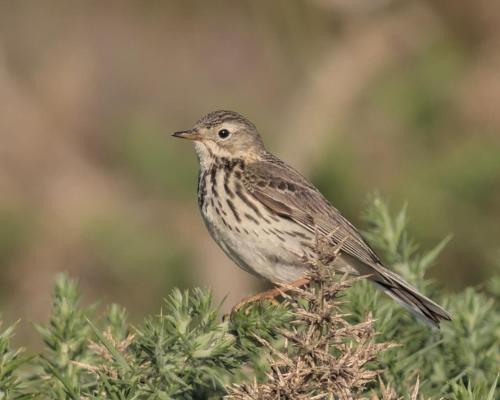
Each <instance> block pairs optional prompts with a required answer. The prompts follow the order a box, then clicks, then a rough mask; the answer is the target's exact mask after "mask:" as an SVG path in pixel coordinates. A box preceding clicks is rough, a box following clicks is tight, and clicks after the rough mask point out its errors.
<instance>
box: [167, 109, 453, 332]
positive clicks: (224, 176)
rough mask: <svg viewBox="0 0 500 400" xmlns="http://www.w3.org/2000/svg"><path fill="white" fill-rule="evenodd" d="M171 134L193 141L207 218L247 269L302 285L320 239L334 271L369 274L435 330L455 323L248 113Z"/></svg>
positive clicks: (218, 116)
mask: <svg viewBox="0 0 500 400" xmlns="http://www.w3.org/2000/svg"><path fill="white" fill-rule="evenodd" d="M172 136H174V137H176V138H182V139H188V140H191V141H193V142H194V148H195V152H196V155H197V158H198V162H199V174H198V187H197V192H198V206H199V209H200V212H201V215H202V219H203V221H204V223H205V226H206V228H207V229H208V232H209V233H210V235H211V236H212V238H213V239H214V241H215V242H216V243H217V244H218V245H219V246H220V248H221V249H222V250H223V251H224V253H225V254H226V255H227V256H228V257H229V258H230V259H231V260H233V261H234V263H235V264H237V265H238V266H239V267H241V268H242V269H243V270H245V271H247V272H249V273H251V274H254V275H256V276H258V277H261V278H264V279H265V280H267V281H270V282H271V283H273V284H275V285H280V284H289V285H296V286H300V285H303V284H304V283H306V282H307V273H308V270H309V268H310V262H308V261H307V260H311V259H313V260H314V259H318V258H320V257H321V254H318V246H317V245H316V244H317V237H318V234H319V235H321V236H322V237H323V238H326V240H327V245H329V246H331V247H332V248H338V254H337V257H335V260H334V261H333V263H332V265H331V267H332V268H335V269H338V270H340V271H350V272H351V273H352V274H356V275H361V276H364V277H367V279H369V280H370V281H371V282H373V283H374V284H375V285H376V286H377V287H378V288H380V289H382V290H383V291H384V292H385V293H386V294H388V295H389V296H391V297H392V298H393V299H394V300H396V301H397V302H399V303H400V304H401V305H403V306H404V307H405V308H406V309H408V310H409V311H410V312H412V313H413V314H414V315H415V316H416V317H418V318H419V319H421V320H423V321H424V322H426V323H427V324H428V325H430V326H432V327H437V328H439V324H440V322H441V321H443V320H444V321H449V320H451V315H450V314H449V313H448V312H447V311H446V310H444V309H443V308H442V307H441V306H439V305H438V304H437V303H435V302H434V301H432V300H431V299H429V298H427V297H426V296H424V295H422V294H420V293H419V292H418V291H417V289H415V288H414V287H412V286H411V285H410V284H409V283H407V282H405V281H404V279H403V278H402V277H400V276H399V275H397V274H396V273H395V272H393V271H391V270H390V269H389V268H388V267H387V266H386V265H385V264H384V263H383V261H382V260H381V258H380V257H379V256H378V255H377V254H376V253H375V251H374V250H373V249H372V248H371V247H370V245H369V244H368V243H367V242H366V241H365V240H364V238H363V237H362V235H361V234H360V233H359V231H358V230H357V229H356V228H355V227H354V226H353V224H351V223H350V222H349V221H348V220H347V219H346V218H345V217H344V216H343V215H342V214H341V213H340V212H339V211H338V210H337V209H336V208H335V207H334V206H333V205H332V204H331V203H330V202H329V201H328V200H327V199H326V198H325V197H324V196H323V195H322V194H321V192H320V191H319V190H318V189H317V188H316V187H315V186H314V185H313V184H312V183H311V182H310V181H309V180H308V179H307V178H305V177H304V176H302V175H301V174H300V173H299V172H297V171H296V170H295V169H293V168H292V167H290V166H289V165H288V164H286V163H285V162H284V161H282V160H281V159H279V158H278V157H277V156H275V155H273V154H272V153H270V152H269V151H268V150H267V149H266V147H265V145H264V142H263V140H262V138H261V136H260V134H259V131H258V130H257V128H256V126H255V125H254V124H253V123H252V122H250V121H249V120H248V119H247V118H245V117H244V116H243V115H241V114H239V113H237V112H234V111H226V110H219V111H213V112H210V113H208V114H206V115H205V116H203V117H202V118H201V119H199V120H198V121H197V122H196V123H195V125H194V126H193V127H192V128H191V129H188V130H183V131H178V132H175V133H173V135H172ZM336 246H338V247H336ZM257 298H259V295H257V296H254V297H253V299H257Z"/></svg>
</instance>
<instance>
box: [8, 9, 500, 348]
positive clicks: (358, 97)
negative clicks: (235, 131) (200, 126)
mask: <svg viewBox="0 0 500 400" xmlns="http://www.w3.org/2000/svg"><path fill="white" fill-rule="evenodd" d="M220 108H225V109H232V110H236V111H239V112H241V113H243V114H244V115H246V116H247V117H249V118H250V119H251V120H252V121H253V122H255V123H256V124H257V126H258V127H259V129H260V131H261V133H262V135H263V137H264V140H265V141H266V142H267V144H268V147H269V149H270V150H271V151H273V152H274V153H276V154H278V155H279V156H281V157H282V158H284V159H286V160H288V161H289V162H290V164H292V165H294V166H295V167H296V168H297V169H299V170H301V171H302V172H303V173H304V174H305V175H307V176H309V177H310V178H311V179H313V181H314V182H315V183H316V184H317V185H319V187H320V188H321V189H322V190H323V192H324V193H325V194H326V195H327V197H328V198H330V199H331V200H332V201H333V202H334V203H335V204H336V206H337V207H338V208H340V209H341V210H342V211H343V212H344V214H345V215H346V216H348V217H349V218H350V219H352V220H353V221H354V222H356V223H357V224H358V225H360V226H361V227H363V223H362V222H361V221H360V215H361V211H362V210H363V207H364V204H365V200H366V195H367V194H368V193H370V192H373V191H374V190H376V189H378V190H379V191H380V193H381V194H382V196H383V197H385V198H387V199H389V200H390V202H391V204H392V205H393V206H394V207H400V206H401V205H402V204H403V203H404V202H405V201H408V204H409V215H410V217H411V229H412V232H413V233H414V235H415V236H416V237H417V238H418V240H419V241H420V242H421V243H422V245H423V246H431V245H433V244H435V243H436V241H438V240H439V239H441V238H442V237H444V236H445V235H447V234H449V233H453V234H454V240H453V241H452V243H451V244H450V245H449V246H448V248H447V250H446V251H445V254H444V256H442V257H441V258H440V262H439V265H436V267H435V268H434V270H433V271H432V274H433V275H434V277H435V278H436V279H437V280H439V281H441V282H442V283H444V284H445V285H446V286H447V287H448V288H449V290H454V289H457V288H461V287H463V286H465V285H475V284H479V283H480V282H482V281H484V280H486V279H487V278H488V276H491V274H493V273H494V268H495V265H497V264H498V259H499V258H500V257H499V256H500V244H499V241H498V239H499V234H500V224H499V220H500V207H499V204H500V112H499V110H500V3H499V2H497V1H491V0H490V1H488V0H478V1H472V0H428V1H422V0H420V1H418V0H415V1H412V0H393V1H391V0H316V1H313V0H309V1H305V0H304V1H297V0H279V1H267V0H259V1H256V0H252V1H251V0H248V1H230V0H228V1H210V2H208V1H202V0H199V1H185V0H178V1H168V2H167V1H163V2H162V1H108V2H102V1H67V0H60V1H45V2H36V1H22V2H21V1H17V2H15V1H10V2H7V1H5V2H1V3H0V312H1V313H2V314H3V319H5V320H7V321H9V322H10V321H13V320H17V319H19V318H21V319H22V320H23V321H43V320H45V319H46V317H47V315H48V312H49V309H50V297H49V293H50V288H51V285H52V283H53V278H54V275H55V274H56V273H57V272H59V271H65V270H66V271H69V272H70V273H71V275H72V276H74V277H77V278H78V279H79V280H80V283H81V285H82V288H83V290H84V293H85V296H86V299H87V301H96V300H97V299H101V300H102V303H103V304H106V303H109V302H118V303H120V304H122V305H124V306H126V307H127V308H128V310H129V311H130V313H131V314H132V320H138V319H140V318H141V317H142V316H143V315H144V314H145V313H151V312H156V311H157V310H158V309H159V305H160V303H161V298H162V297H164V296H166V295H167V294H168V291H169V289H170V288H172V287H173V286H180V287H183V288H186V287H191V286H196V285H197V286H207V287H210V288H212V289H213V290H214V292H215V297H216V299H217V300H220V299H222V298H223V297H224V296H225V295H227V296H228V299H227V302H226V306H225V309H226V310H227V309H228V308H229V307H230V306H231V304H233V303H234V302H236V301H237V300H238V299H239V298H241V297H242V296H244V295H247V294H249V293H251V292H252V291H254V290H256V289H257V287H258V285H259V284H260V283H259V282H257V281H256V280H255V279H254V278H252V277H251V276H249V275H247V274H246V273H244V272H242V271H240V270H239V269H238V268H236V267H235V266H234V265H233V264H232V263H231V262H230V261H229V260H228V259H227V258H226V257H225V256H224V255H223V254H222V252H221V251H220V250H219V249H218V248H217V247H216V245H215V244H214V243H213V242H212V241H211V239H210V238H209V236H208V234H207V233H206V232H205V228H204V227H203V225H202V222H201V218H200V217H199V215H198V210H197V206H196V196H195V190H196V170H197V163H196V159H195V156H194V152H193V149H192V148H191V146H189V145H188V143H184V142H180V141H175V140H173V139H171V138H170V137H169V135H168V134H169V133H170V132H173V131H175V130H179V129H183V128H188V127H190V126H191V125H192V124H193V123H194V122H195V121H196V120H197V119H198V118H199V117H200V116H201V115H203V114H205V113H206V112H208V111H212V110H215V109H220ZM33 338H34V333H33V330H32V329H31V327H30V325H29V322H23V323H22V324H21V330H20V333H19V334H18V340H19V341H21V342H23V343H29V342H30V341H32V340H34V339H33Z"/></svg>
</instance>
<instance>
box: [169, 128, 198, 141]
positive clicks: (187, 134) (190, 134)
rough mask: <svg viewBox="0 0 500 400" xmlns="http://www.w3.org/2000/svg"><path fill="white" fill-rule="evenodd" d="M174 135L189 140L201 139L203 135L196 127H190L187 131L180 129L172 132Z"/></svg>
mask: <svg viewBox="0 0 500 400" xmlns="http://www.w3.org/2000/svg"><path fill="white" fill-rule="evenodd" d="M172 136H173V137H176V138H181V139H188V140H201V135H200V134H199V132H198V131H196V130H194V129H189V130H187V131H179V132H175V133H174V134H172Z"/></svg>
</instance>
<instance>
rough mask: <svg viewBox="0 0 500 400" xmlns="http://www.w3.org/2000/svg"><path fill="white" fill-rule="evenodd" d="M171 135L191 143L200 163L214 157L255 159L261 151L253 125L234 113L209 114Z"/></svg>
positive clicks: (258, 137)
mask: <svg viewBox="0 0 500 400" xmlns="http://www.w3.org/2000/svg"><path fill="white" fill-rule="evenodd" d="M173 136H174V137H178V138H183V139H189V140H193V141H194V142H195V148H196V152H197V154H198V157H199V159H200V162H201V163H203V162H206V161H207V159H208V158H214V157H226V158H230V159H231V158H239V159H243V160H252V159H258V158H259V156H260V155H261V154H262V153H263V152H264V151H265V149H264V144H263V142H262V139H261V138H260V135H259V133H258V132H257V128H256V127H255V125H254V124H252V123H251V122H250V121H249V120H248V119H246V118H245V117H243V116H242V115H240V114H238V113H236V112H234V111H214V112H211V113H209V114H207V115H205V116H204V117H203V118H201V119H200V120H199V121H198V122H197V123H196V124H195V125H194V127H193V128H191V129H188V130H185V131H180V132H175V133H174V134H173Z"/></svg>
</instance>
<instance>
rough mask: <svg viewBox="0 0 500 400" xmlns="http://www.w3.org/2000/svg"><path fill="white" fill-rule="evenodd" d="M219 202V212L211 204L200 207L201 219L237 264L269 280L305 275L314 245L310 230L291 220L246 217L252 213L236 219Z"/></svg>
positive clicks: (290, 279)
mask: <svg viewBox="0 0 500 400" xmlns="http://www.w3.org/2000/svg"><path fill="white" fill-rule="evenodd" d="M209 201H210V200H209ZM220 205H221V207H219V208H218V211H217V210H216V207H215V206H214V205H212V204H211V203H210V204H209V205H208V206H207V207H204V208H202V216H203V220H204V222H205V225H206V226H207V228H208V231H209V232H210V234H211V236H212V237H213V239H214V240H215V242H217V244H218V245H219V246H220V247H221V248H222V250H223V251H224V252H225V253H226V254H227V255H228V256H229V257H230V258H231V259H232V260H233V261H234V262H235V263H236V264H237V265H238V266H239V267H241V268H242V269H244V270H246V271H247V272H251V273H253V274H255V275H258V276H261V277H263V278H265V279H267V280H269V281H271V282H292V281H294V280H297V279H299V278H300V277H302V276H303V275H304V273H305V272H306V263H305V257H307V256H309V257H311V256H312V255H311V254H310V253H311V252H312V249H311V248H312V247H313V244H314V242H313V238H312V235H311V234H310V233H308V232H305V230H304V232H302V230H301V228H300V227H299V226H297V225H296V224H295V223H293V222H292V221H288V220H285V219H279V220H271V219H270V218H269V216H266V215H265V214H262V217H263V218H262V219H259V218H258V215H254V216H253V217H251V218H246V217H245V214H247V215H251V214H249V213H246V212H242V213H239V214H238V217H239V218H236V217H235V215H234V214H233V213H232V212H231V210H230V209H229V207H224V205H223V204H220ZM248 211H250V210H248ZM261 212H262V213H264V210H262V211H261ZM240 214H241V216H240ZM255 221H258V223H256V222H255ZM266 221H269V222H266Z"/></svg>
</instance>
